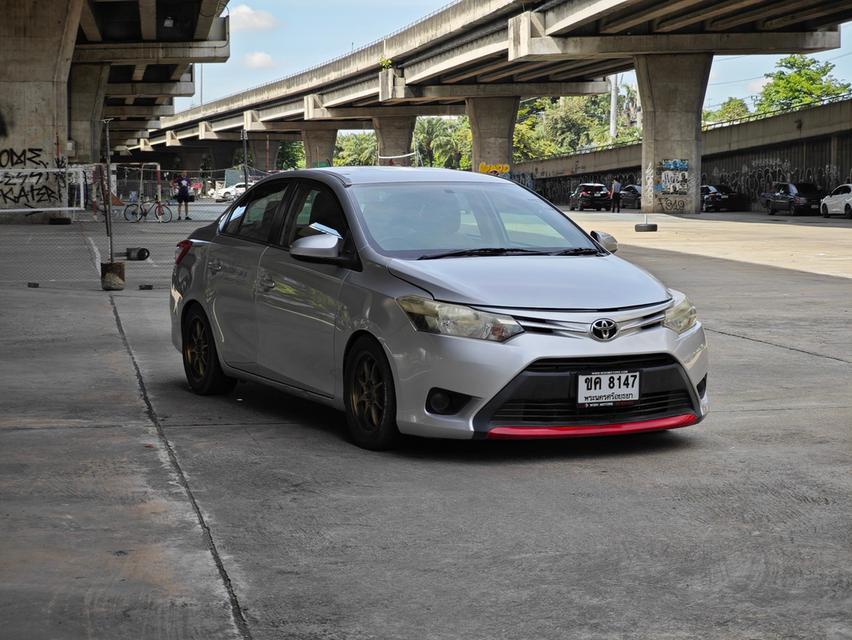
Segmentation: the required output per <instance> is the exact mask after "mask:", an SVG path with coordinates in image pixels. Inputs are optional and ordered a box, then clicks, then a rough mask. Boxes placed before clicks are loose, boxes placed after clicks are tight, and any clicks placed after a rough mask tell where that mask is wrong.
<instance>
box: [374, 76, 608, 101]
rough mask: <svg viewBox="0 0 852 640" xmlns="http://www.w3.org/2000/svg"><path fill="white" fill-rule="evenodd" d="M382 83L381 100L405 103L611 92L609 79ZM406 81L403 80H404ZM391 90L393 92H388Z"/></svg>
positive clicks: (386, 81)
mask: <svg viewBox="0 0 852 640" xmlns="http://www.w3.org/2000/svg"><path fill="white" fill-rule="evenodd" d="M392 80H393V82H390V81H389V80H388V78H387V77H386V78H385V79H384V82H382V83H381V84H382V91H381V93H380V100H381V101H382V102H385V101H394V102H406V101H417V100H424V99H429V100H446V99H453V98H457V99H459V100H464V99H465V98H502V97H513V96H579V95H590V94H598V93H606V92H608V91H609V84H608V83H607V82H510V83H505V84H451V85H427V86H417V85H410V84H404V83H400V82H398V77H395V78H393V79H392ZM403 82H404V79H403ZM389 92H391V93H389Z"/></svg>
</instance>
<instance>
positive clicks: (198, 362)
mask: <svg viewBox="0 0 852 640" xmlns="http://www.w3.org/2000/svg"><path fill="white" fill-rule="evenodd" d="M182 333H183V340H182V342H183V348H182V349H181V352H182V353H183V370H184V373H185V374H186V381H187V382H188V383H189V387H190V389H192V390H193V391H194V392H195V393H197V394H198V395H201V396H212V395H219V394H223V393H228V392H229V391H230V390H231V389H233V388H234V385H235V384H236V383H237V381H236V380H235V379H234V378H230V377H228V376H226V375H225V373H224V372H223V371H222V366H221V365H220V364H219V354H218V353H217V352H216V343H215V341H214V339H213V331H212V330H211V329H210V323H209V322H208V320H207V316H205V315H204V312H203V311H202V310H201V308H200V307H197V306H195V307H193V308H192V309H190V310H189V311H187V313H186V317H185V318H184V321H183V330H182Z"/></svg>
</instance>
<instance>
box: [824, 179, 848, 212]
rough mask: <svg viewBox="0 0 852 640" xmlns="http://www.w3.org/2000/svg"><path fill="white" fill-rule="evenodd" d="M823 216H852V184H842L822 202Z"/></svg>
mask: <svg viewBox="0 0 852 640" xmlns="http://www.w3.org/2000/svg"><path fill="white" fill-rule="evenodd" d="M820 212H821V213H822V217H823V218H827V217H829V216H832V215H842V216H846V217H847V218H852V184H842V185H840V186H839V187H837V188H836V189H835V190H834V191H832V192H831V193H830V194H829V195H827V196H825V197H824V198H823V199H822V201H821V202H820Z"/></svg>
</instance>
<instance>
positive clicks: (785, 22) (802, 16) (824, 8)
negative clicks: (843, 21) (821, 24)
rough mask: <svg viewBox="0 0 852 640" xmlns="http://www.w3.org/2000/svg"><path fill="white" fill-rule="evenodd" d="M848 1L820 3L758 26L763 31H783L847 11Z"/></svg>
mask: <svg viewBox="0 0 852 640" xmlns="http://www.w3.org/2000/svg"><path fill="white" fill-rule="evenodd" d="M849 9H850V7H849V0H839V1H838V0H835V1H834V2H822V3H820V5H819V6H816V7H811V8H810V9H807V10H799V11H795V12H793V13H791V14H790V15H787V16H781V17H779V18H774V19H772V20H766V21H765V22H762V23H761V24H760V28H761V29H764V30H774V29H783V28H785V27H789V26H790V25H792V24H798V23H800V22H807V21H810V20H816V19H817V18H823V17H825V16H830V15H832V14H834V13H840V12H841V11H844V10H845V11H849Z"/></svg>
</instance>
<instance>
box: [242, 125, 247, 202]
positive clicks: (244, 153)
mask: <svg viewBox="0 0 852 640" xmlns="http://www.w3.org/2000/svg"><path fill="white" fill-rule="evenodd" d="M242 139H243V183H244V184H245V187H246V189H248V131H246V130H245V129H243V131H242Z"/></svg>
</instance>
